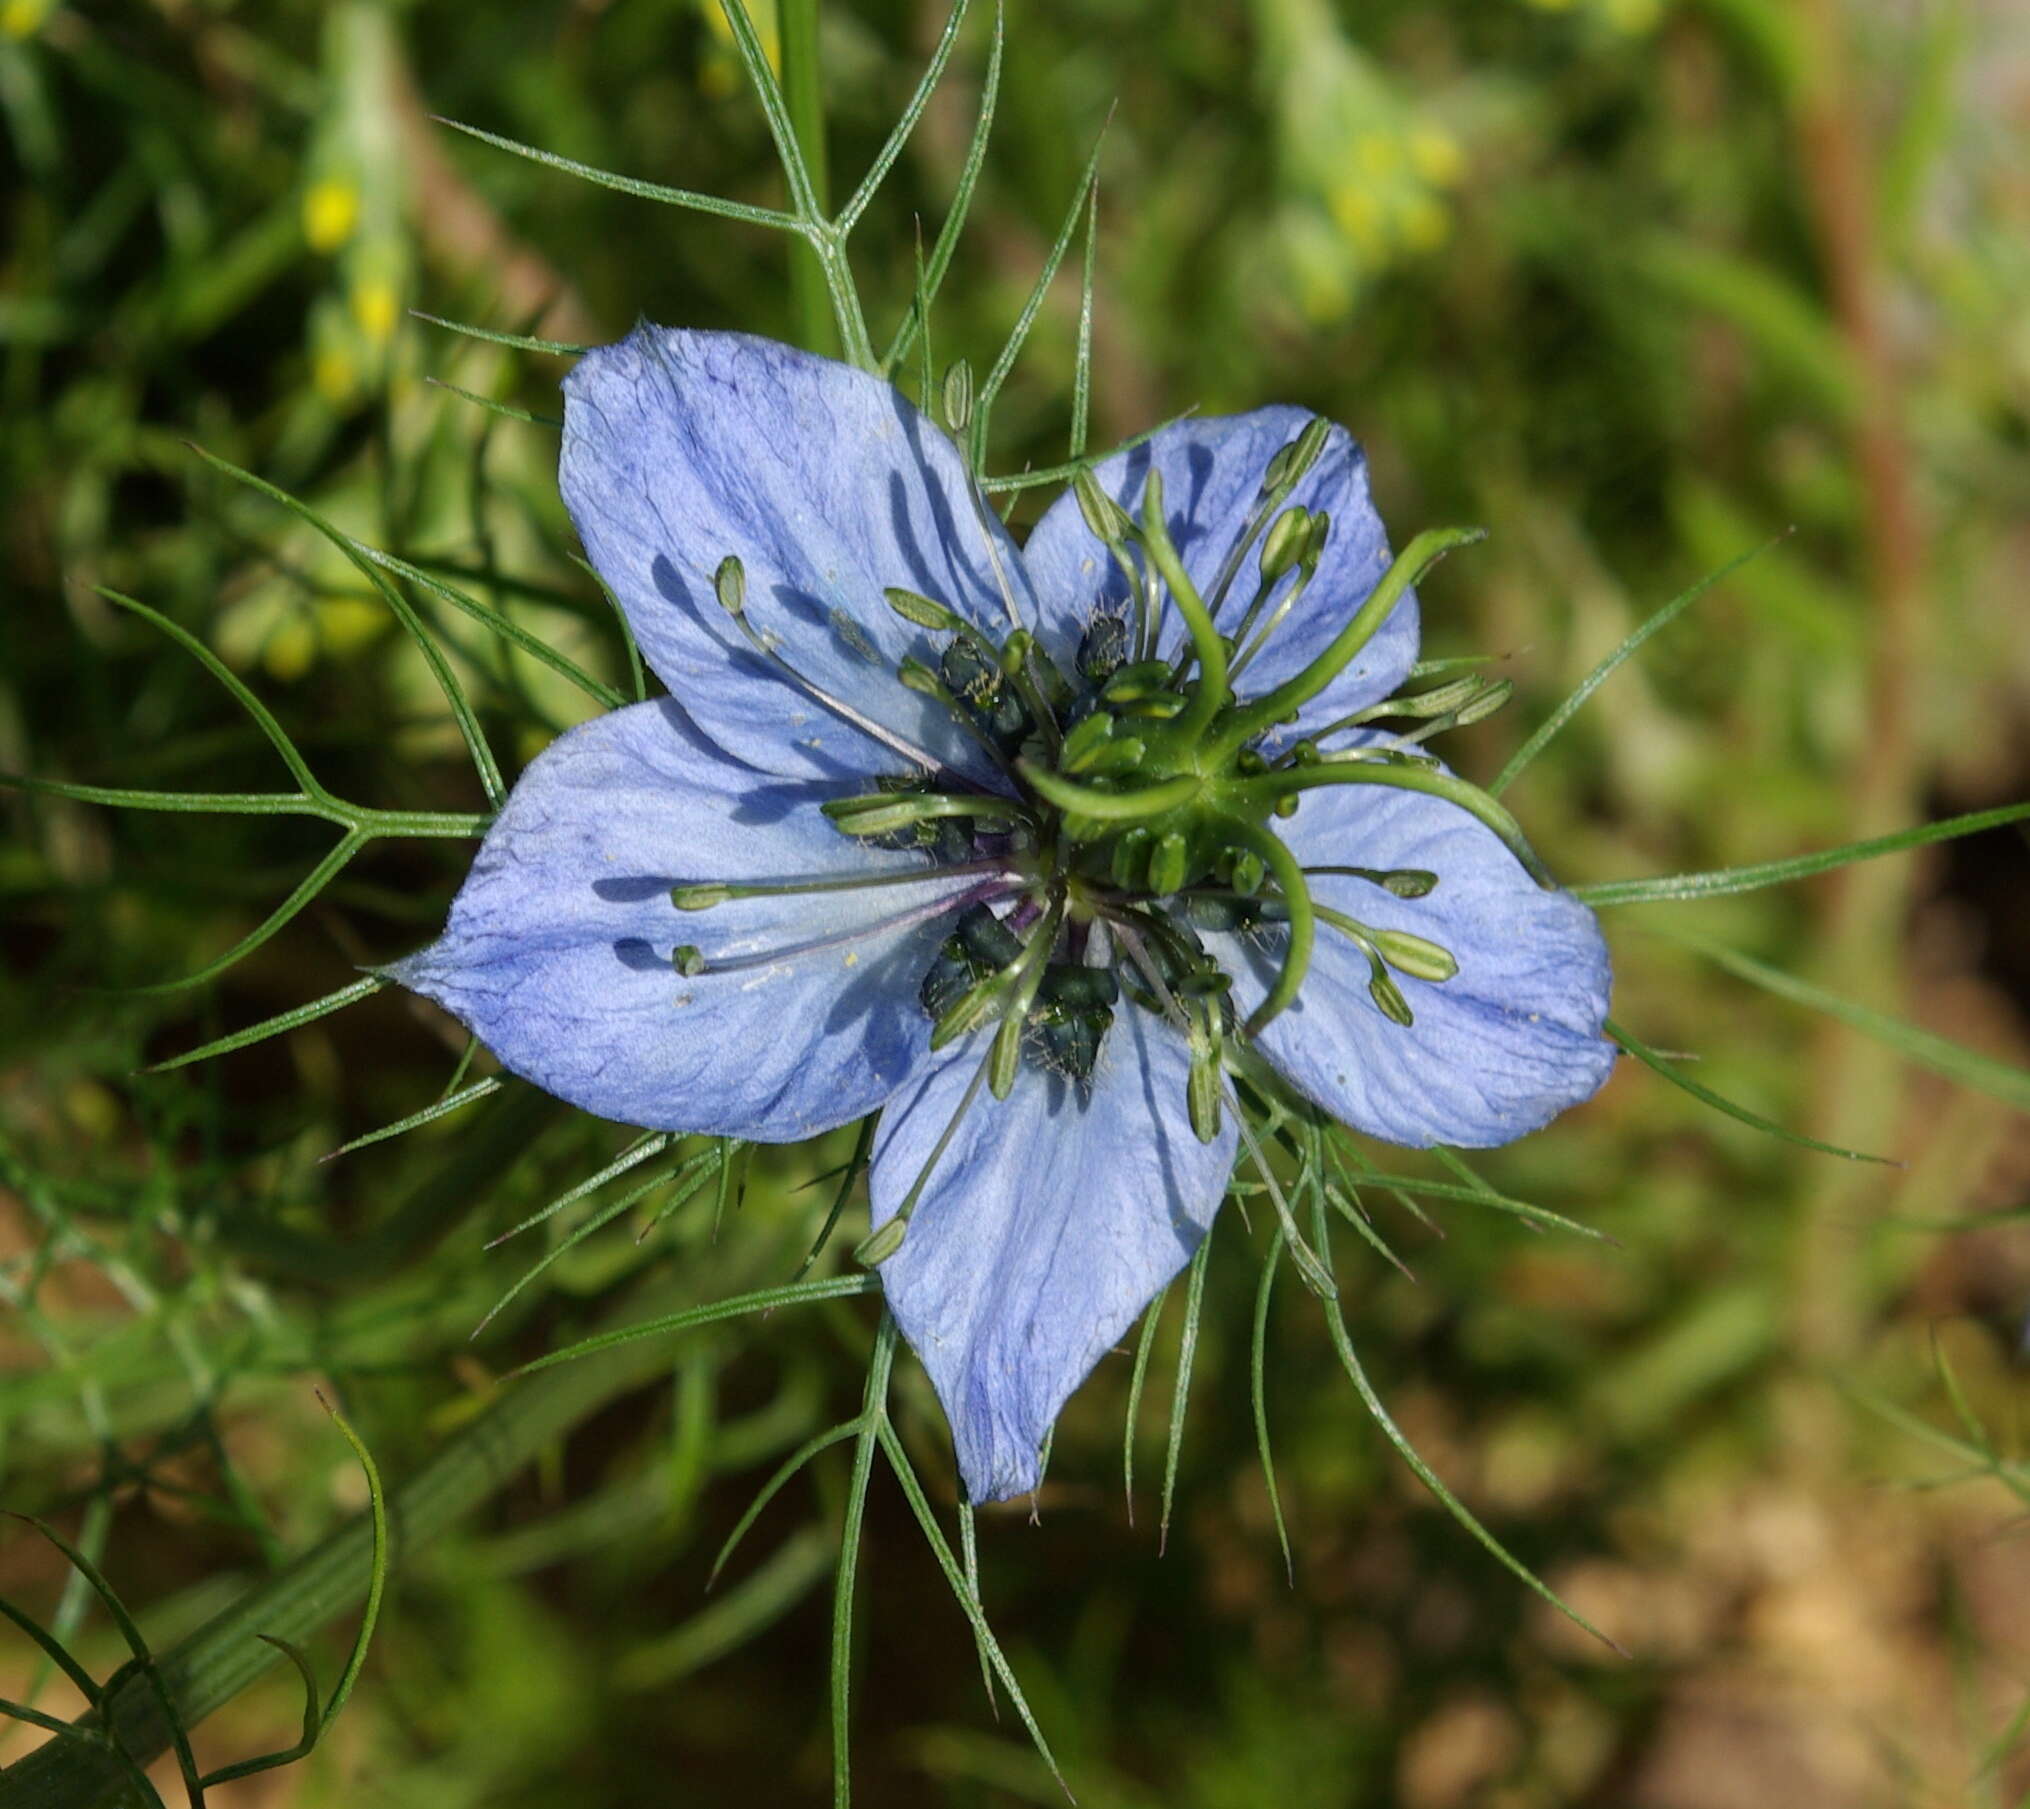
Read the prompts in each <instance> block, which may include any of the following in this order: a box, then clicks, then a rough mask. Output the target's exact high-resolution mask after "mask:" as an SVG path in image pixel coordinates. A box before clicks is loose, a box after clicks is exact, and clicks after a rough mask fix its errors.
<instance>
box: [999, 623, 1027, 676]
mask: <svg viewBox="0 0 2030 1809" xmlns="http://www.w3.org/2000/svg"><path fill="white" fill-rule="evenodd" d="M1035 652H1036V637H1035V636H1034V635H1033V634H1031V633H1030V632H1029V630H1028V629H1026V628H1018V629H1016V630H1015V632H1014V633H1013V634H1011V635H1009V637H1008V638H1007V639H1006V640H1005V641H1003V642H1002V643H1001V670H1002V671H1003V672H1005V673H1007V674H1008V676H1009V677H1010V678H1016V677H1019V676H1020V675H1021V674H1022V673H1023V672H1025V671H1027V670H1028V667H1029V662H1030V660H1031V658H1033V657H1034V655H1035Z"/></svg>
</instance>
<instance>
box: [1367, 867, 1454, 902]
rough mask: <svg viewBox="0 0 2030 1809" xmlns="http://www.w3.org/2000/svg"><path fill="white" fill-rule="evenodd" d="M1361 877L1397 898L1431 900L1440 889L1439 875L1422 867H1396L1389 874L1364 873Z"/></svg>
mask: <svg viewBox="0 0 2030 1809" xmlns="http://www.w3.org/2000/svg"><path fill="white" fill-rule="evenodd" d="M1361 877H1362V878H1363V879H1372V880H1373V881H1374V882H1375V883H1376V884H1377V885H1379V886H1380V887H1381V888H1382V890H1383V891H1385V892H1390V893H1393V894H1394V895H1395V896H1396V897H1397V898H1429V897H1430V896H1431V894H1432V893H1433V892H1435V891H1436V890H1437V889H1438V876H1437V874H1435V873H1430V872H1426V871H1425V870H1424V869H1423V868H1421V867H1396V868H1393V869H1391V870H1390V871H1389V872H1387V873H1364V874H1362V875H1361Z"/></svg>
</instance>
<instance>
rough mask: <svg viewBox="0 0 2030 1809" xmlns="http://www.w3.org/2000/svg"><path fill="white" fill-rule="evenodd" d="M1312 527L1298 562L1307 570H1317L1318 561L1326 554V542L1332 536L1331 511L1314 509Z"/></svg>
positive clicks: (1305, 539) (1305, 538)
mask: <svg viewBox="0 0 2030 1809" xmlns="http://www.w3.org/2000/svg"><path fill="white" fill-rule="evenodd" d="M1310 528H1311V531H1310V533H1308V534H1307V535H1306V536H1305V537H1304V550H1303V552H1302V553H1300V554H1299V555H1298V563H1299V564H1300V565H1302V566H1303V567H1304V569H1305V570H1306V571H1315V570H1317V568H1318V561H1319V560H1320V559H1322V558H1324V556H1325V543H1326V541H1327V540H1329V539H1330V538H1331V536H1332V513H1331V511H1330V510H1329V509H1313V510H1312V511H1311V520H1310Z"/></svg>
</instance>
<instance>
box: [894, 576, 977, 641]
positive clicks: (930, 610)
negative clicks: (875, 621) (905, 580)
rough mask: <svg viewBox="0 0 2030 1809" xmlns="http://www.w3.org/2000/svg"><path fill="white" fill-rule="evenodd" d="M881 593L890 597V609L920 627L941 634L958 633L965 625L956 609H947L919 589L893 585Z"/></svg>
mask: <svg viewBox="0 0 2030 1809" xmlns="http://www.w3.org/2000/svg"><path fill="white" fill-rule="evenodd" d="M881 594H882V595H883V596H884V597H886V598H887V599H888V607H889V608H890V609H892V610H894V611H895V613H896V614H897V615H899V616H900V617H901V618H902V619H903V620H904V621H905V622H914V623H915V624H916V626H917V627H919V628H929V629H932V630H934V631H936V632H937V633H940V634H957V633H959V632H960V631H961V630H962V629H963V628H964V627H965V622H964V621H963V620H962V619H961V618H960V616H959V614H958V612H957V611H956V610H951V609H947V608H946V607H945V606H944V605H943V604H942V603H939V602H936V601H934V600H933V599H931V598H929V597H926V596H924V595H923V594H922V593H921V592H919V591H913V590H904V589H902V588H901V586H899V585H892V586H890V587H889V588H888V589H887V590H884V591H883V592H882V593H881Z"/></svg>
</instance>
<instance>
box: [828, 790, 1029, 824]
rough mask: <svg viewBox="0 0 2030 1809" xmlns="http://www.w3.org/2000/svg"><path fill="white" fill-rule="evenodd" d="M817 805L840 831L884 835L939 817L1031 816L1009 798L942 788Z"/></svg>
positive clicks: (1026, 819) (1023, 820) (1019, 819)
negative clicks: (958, 793)
mask: <svg viewBox="0 0 2030 1809" xmlns="http://www.w3.org/2000/svg"><path fill="white" fill-rule="evenodd" d="M819 808H820V809H821V810H823V811H824V813H825V815H826V816H828V817H829V818H831V820H832V824H833V826H834V827H835V828H836V829H837V830H838V831H839V833H840V834H842V835H887V834H889V833H890V832H891V831H893V830H897V829H907V828H909V827H910V825H911V824H913V823H927V822H931V821H934V820H935V819H937V818H939V817H987V818H990V819H992V820H994V821H997V822H1020V823H1028V822H1032V821H1033V820H1034V819H1033V818H1032V817H1031V816H1030V814H1029V812H1028V811H1027V810H1025V809H1024V808H1023V807H1022V806H1021V805H1020V804H1018V803H1016V802H1015V800H1014V799H1013V798H997V797H994V796H992V795H990V794H988V793H986V792H982V793H979V794H978V795H977V796H967V797H963V798H954V797H947V796H946V795H945V794H944V793H942V792H925V793H921V794H919V795H916V796H909V795H906V794H898V793H896V792H885V791H884V792H873V793H870V794H868V795H865V796H862V797H857V798H833V799H832V800H831V801H830V802H829V803H826V804H823V805H820V806H819Z"/></svg>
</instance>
